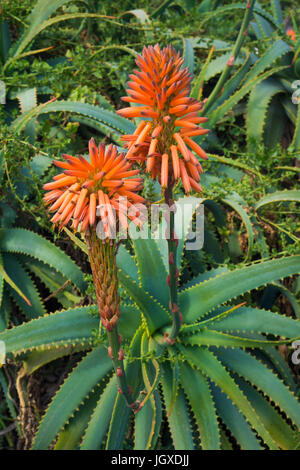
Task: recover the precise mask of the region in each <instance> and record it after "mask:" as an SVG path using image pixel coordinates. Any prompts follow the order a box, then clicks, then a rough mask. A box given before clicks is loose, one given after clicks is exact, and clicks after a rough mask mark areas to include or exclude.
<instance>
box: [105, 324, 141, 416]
mask: <svg viewBox="0 0 300 470" xmlns="http://www.w3.org/2000/svg"><path fill="white" fill-rule="evenodd" d="M107 338H108V343H109V346H110V348H111V349H110V356H111V359H112V362H113V365H114V369H115V373H116V376H117V382H118V386H119V392H120V393H121V394H122V395H123V397H124V399H125V401H126V403H127V405H128V406H129V407H130V408H133V409H135V408H137V407H138V404H137V403H135V401H134V399H133V397H132V394H131V390H130V389H129V387H128V384H127V380H126V374H125V369H124V362H123V358H122V355H121V356H120V353H121V354H122V349H121V342H120V336H119V334H118V329H117V326H115V328H113V330H112V331H107Z"/></svg>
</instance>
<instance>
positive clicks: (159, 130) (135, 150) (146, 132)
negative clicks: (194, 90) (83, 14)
mask: <svg viewBox="0 0 300 470" xmlns="http://www.w3.org/2000/svg"><path fill="white" fill-rule="evenodd" d="M183 62H184V60H183V58H181V57H180V55H179V53H178V52H176V51H175V49H174V48H173V47H172V46H168V47H165V48H164V49H160V47H159V45H158V44H157V45H155V46H154V47H152V46H149V47H147V48H146V47H144V49H143V53H142V56H139V57H138V58H137V59H136V64H137V66H138V67H139V69H140V70H134V74H132V75H130V79H131V81H129V82H128V89H127V93H128V95H129V96H125V97H123V98H122V100H123V101H126V102H128V103H133V106H131V107H128V108H123V109H120V110H119V111H118V114H120V115H121V116H124V117H129V118H133V117H141V118H144V119H143V120H142V121H141V122H140V123H139V125H138V126H137V128H136V130H135V132H134V133H133V134H132V135H125V136H123V137H122V139H123V141H125V145H126V147H127V148H128V153H127V156H126V157H127V158H128V159H129V160H133V161H135V160H137V161H139V162H140V163H144V164H145V165H146V170H147V171H148V172H149V173H150V175H151V176H152V178H154V179H155V178H157V177H158V179H159V181H160V183H161V186H162V187H163V188H166V187H168V186H172V185H173V184H174V182H175V181H176V180H178V179H179V178H181V179H182V182H183V186H184V189H185V191H186V192H187V193H189V192H190V191H191V189H194V190H195V191H197V192H200V191H201V187H200V186H199V184H198V182H199V180H200V173H202V171H203V170H202V167H201V165H200V163H199V161H198V159H197V158H196V156H195V155H194V153H193V152H192V151H191V150H193V151H194V152H195V153H196V154H197V155H198V156H199V157H201V158H203V159H206V158H207V155H206V153H205V152H204V151H203V149H202V148H201V147H200V146H199V145H198V144H197V143H196V142H194V141H193V140H192V137H195V136H199V135H204V134H206V133H207V132H209V130H207V129H203V128H202V127H199V126H198V124H201V123H204V122H206V121H207V119H206V118H205V117H199V116H198V113H199V111H200V110H201V108H202V104H201V103H200V102H199V101H198V100H196V99H195V98H191V97H190V96H189V94H190V83H191V80H192V77H191V75H190V73H189V71H188V69H187V68H182V65H183ZM135 104H137V105H138V106H135ZM141 105H142V106H141Z"/></svg>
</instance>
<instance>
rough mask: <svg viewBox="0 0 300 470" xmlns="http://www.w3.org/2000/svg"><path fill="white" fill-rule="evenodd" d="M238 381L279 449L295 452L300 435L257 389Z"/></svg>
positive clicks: (239, 379) (241, 380) (238, 379)
mask: <svg viewBox="0 0 300 470" xmlns="http://www.w3.org/2000/svg"><path fill="white" fill-rule="evenodd" d="M236 381H237V383H238V384H239V387H240V388H241V389H242V390H243V392H244V393H245V395H246V396H247V398H248V400H249V401H250V403H251V404H252V406H253V407H254V408H255V410H256V412H257V414H258V415H259V417H260V419H261V421H262V422H263V424H264V426H265V428H266V429H267V430H268V432H269V433H270V435H271V436H272V438H273V439H274V441H275V442H277V444H278V445H279V447H280V448H281V449H284V450H294V449H295V448H296V446H297V445H299V433H297V432H295V431H293V430H292V429H291V427H290V426H289V425H288V423H287V422H286V421H285V420H284V418H283V417H282V416H281V415H280V414H279V413H278V412H277V411H276V410H275V408H274V407H273V406H272V405H271V403H270V402H269V401H268V400H266V399H265V398H264V397H263V396H262V394H261V393H259V392H258V391H257V390H255V388H253V387H251V385H249V384H248V383H247V382H246V381H245V380H243V379H241V378H236Z"/></svg>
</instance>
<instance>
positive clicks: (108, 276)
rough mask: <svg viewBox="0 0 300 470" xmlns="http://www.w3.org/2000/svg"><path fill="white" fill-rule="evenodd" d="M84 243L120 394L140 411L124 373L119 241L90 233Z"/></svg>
mask: <svg viewBox="0 0 300 470" xmlns="http://www.w3.org/2000/svg"><path fill="white" fill-rule="evenodd" d="M85 239H86V243H87V247H88V255H89V261H90V265H91V270H92V274H93V281H94V286H95V291H96V298H97V304H98V308H99V314H100V317H101V321H102V324H103V326H104V327H105V328H106V331H107V338H108V344H109V347H108V354H109V356H110V358H111V360H112V362H113V366H114V370H115V373H116V376H117V383H118V391H119V393H121V394H122V395H123V396H124V399H125V400H126V403H127V405H128V406H129V407H130V408H132V409H135V408H137V407H138V403H136V402H135V401H134V399H133V397H132V392H131V389H130V387H129V386H128V384H127V380H126V375H125V369H124V361H123V359H124V352H123V349H122V347H121V344H122V338H121V336H120V335H119V334H118V329H117V322H118V319H119V316H120V313H121V310H120V296H119V282H118V269H117V262H116V254H117V243H116V240H107V239H106V240H100V239H99V238H98V237H97V234H96V231H95V230H87V231H86V232H85Z"/></svg>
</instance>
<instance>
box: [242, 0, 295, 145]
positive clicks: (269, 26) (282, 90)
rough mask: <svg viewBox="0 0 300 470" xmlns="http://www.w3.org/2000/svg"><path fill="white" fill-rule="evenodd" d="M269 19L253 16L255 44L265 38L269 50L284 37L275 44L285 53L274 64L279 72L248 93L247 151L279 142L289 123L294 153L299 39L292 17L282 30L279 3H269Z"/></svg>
mask: <svg viewBox="0 0 300 470" xmlns="http://www.w3.org/2000/svg"><path fill="white" fill-rule="evenodd" d="M273 15H274V16H273V17H272V18H264V17H262V16H260V15H259V14H256V15H255V20H256V21H255V22H253V23H252V25H251V27H252V30H253V31H254V34H255V36H256V38H257V40H262V41H263V40H264V39H265V38H268V41H269V40H270V38H272V39H273V41H270V42H271V47H272V46H274V44H276V38H277V36H280V35H281V36H283V37H284V35H286V39H285V40H281V42H280V44H279V47H280V48H282V50H283V49H284V50H285V51H286V52H285V54H284V56H283V57H282V58H281V59H280V61H279V63H278V65H279V66H282V67H283V70H282V71H279V72H276V73H274V74H272V75H271V76H269V77H268V78H267V79H266V80H263V81H262V82H260V83H259V84H258V85H256V86H255V87H254V88H253V89H252V90H251V93H250V96H249V102H248V106H247V122H246V126H247V135H248V147H249V149H250V150H251V149H252V151H253V150H254V149H255V146H256V145H257V142H261V141H262V140H263V142H264V144H265V145H266V146H268V147H274V146H275V145H276V144H277V143H278V142H280V140H281V138H282V134H283V131H284V129H285V128H286V125H287V123H288V122H290V123H291V124H292V125H293V126H294V127H295V130H294V135H293V141H292V143H291V144H292V147H293V149H294V151H295V152H299V150H300V118H299V111H298V110H299V106H298V108H297V94H296V89H297V88H295V86H296V83H297V82H296V81H297V79H298V80H299V78H300V59H299V53H300V37H299V33H298V30H297V25H296V22H295V20H294V18H293V17H292V20H293V27H292V28H288V27H285V22H284V15H283V12H282V9H281V6H280V1H279V0H276V1H274V2H273ZM289 31H290V35H289V36H288V34H287V33H288V32H289ZM292 32H294V34H293V33H292ZM277 49H278V46H277ZM293 96H294V99H293Z"/></svg>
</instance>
